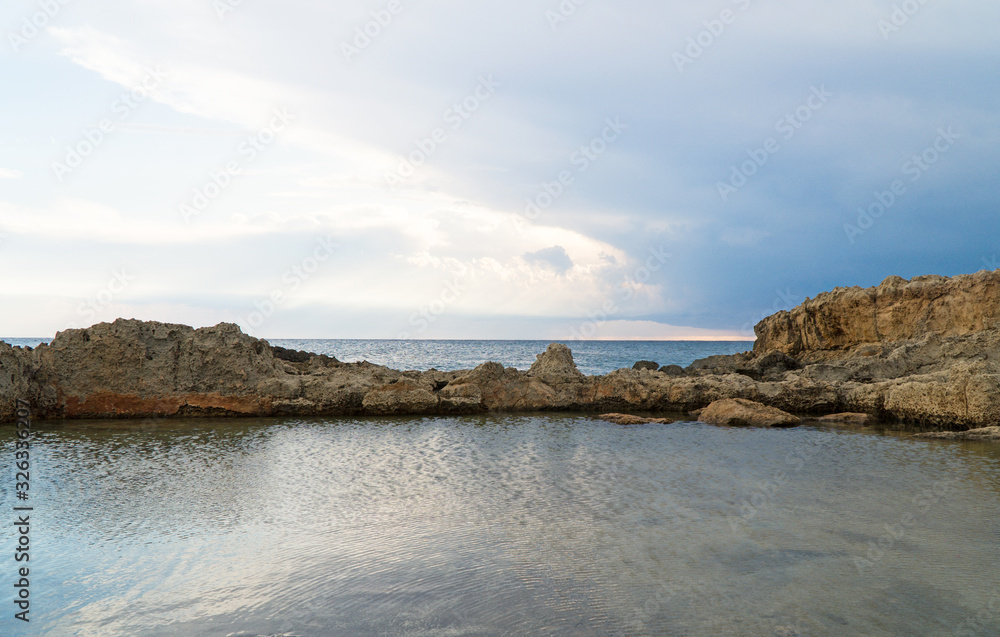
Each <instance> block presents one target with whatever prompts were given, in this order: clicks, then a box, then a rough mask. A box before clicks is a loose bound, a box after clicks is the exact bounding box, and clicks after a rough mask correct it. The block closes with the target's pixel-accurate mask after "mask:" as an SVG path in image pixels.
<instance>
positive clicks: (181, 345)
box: [0, 270, 1000, 435]
mask: <svg viewBox="0 0 1000 637" xmlns="http://www.w3.org/2000/svg"><path fill="white" fill-rule="evenodd" d="M998 314H1000V270H998V271H994V272H980V273H977V274H971V275H963V276H958V277H953V278H946V277H937V276H926V277H916V278H914V279H912V280H910V281H906V280H904V279H901V278H899V277H890V278H889V279H886V280H885V281H884V282H883V283H882V284H881V285H879V286H877V287H874V288H867V289H862V288H858V287H854V288H838V289H836V290H833V291H831V292H826V293H823V294H821V295H819V296H818V297H816V298H815V299H807V300H806V302H805V303H803V304H802V305H800V306H799V307H797V308H795V309H793V310H791V311H788V312H779V313H777V314H775V315H772V316H770V317H768V318H766V319H764V320H763V321H761V322H760V323H759V324H758V325H757V326H756V328H755V331H756V333H757V341H756V342H755V343H754V347H753V351H750V352H746V353H744V354H736V355H732V356H712V357H709V358H706V359H702V360H698V361H695V362H694V363H693V364H691V365H690V366H688V367H687V368H683V369H682V368H680V367H677V366H672V367H663V368H655V366H654V365H649V364H638V365H637V366H636V367H637V368H636V369H620V370H617V371H614V372H611V373H609V374H605V375H601V376H585V375H583V374H581V373H580V372H579V371H578V370H577V368H576V365H575V364H574V362H573V355H572V352H571V351H570V349H569V348H568V347H566V346H565V345H563V344H558V343H553V344H552V345H550V346H549V347H548V349H547V350H546V351H545V352H543V353H541V354H539V355H538V358H537V361H536V362H535V363H534V364H533V365H532V366H531V369H529V370H528V371H519V370H516V369H513V368H504V367H503V366H502V365H500V364H498V363H490V362H485V363H483V364H481V365H479V366H478V367H476V368H475V369H472V370H459V371H447V372H443V371H436V370H431V371H425V372H415V371H399V370H393V369H389V368H387V367H383V366H379V365H373V364H371V363H365V362H362V363H342V362H340V361H338V360H336V359H335V358H332V357H329V356H323V355H316V354H311V353H307V352H296V351H291V350H287V349H283V348H280V347H272V346H271V345H270V344H269V343H267V342H266V341H264V340H260V339H257V338H254V337H251V336H248V335H246V334H243V333H242V331H240V329H239V327H238V326H236V325H233V324H226V323H222V324H219V325H216V326H214V327H206V328H200V329H194V328H191V327H188V326H185V325H177V324H168V323H159V322H155V321H146V322H144V321H138V320H134V319H118V320H116V321H114V322H113V323H100V324H97V325H94V326H92V327H89V328H86V329H74V330H66V331H63V332H59V333H58V334H57V335H56V337H55V338H54V339H53V341H52V342H51V343H49V344H47V345H40V346H38V347H36V348H33V349H30V348H17V347H11V346H10V345H7V344H6V343H0V421H2V422H13V421H14V412H15V405H16V400H17V399H19V398H20V399H23V400H27V401H29V402H30V403H31V405H32V410H33V413H34V415H35V417H36V418H40V419H64V418H70V419H71V418H148V417H179V416H353V415H375V416H384V415H422V414H472V413H483V412H505V413H516V412H529V411H577V412H591V413H605V412H619V413H626V414H629V413H645V414H650V413H652V414H660V413H663V414H667V413H671V414H677V413H681V414H687V413H689V412H693V411H697V410H701V409H704V408H706V407H708V406H710V405H712V403H715V402H716V401H720V400H726V399H738V400H742V401H750V402H751V403H754V404H755V405H758V406H759V407H754V408H755V409H757V408H773V409H778V410H782V411H784V412H788V413H791V414H795V415H799V416H826V415H836V414H843V413H849V414H855V415H857V414H860V415H861V417H869V418H871V419H874V420H877V421H882V422H898V423H905V424H908V425H912V426H916V427H921V428H925V429H932V430H945V431H965V430H973V429H984V428H987V427H991V426H995V425H997V424H1000V316H998ZM730 406H732V405H730ZM854 417H855V418H857V417H858V416H854ZM988 433H989V432H982V435H987V434H988Z"/></svg>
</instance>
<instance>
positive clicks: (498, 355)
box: [0, 338, 753, 374]
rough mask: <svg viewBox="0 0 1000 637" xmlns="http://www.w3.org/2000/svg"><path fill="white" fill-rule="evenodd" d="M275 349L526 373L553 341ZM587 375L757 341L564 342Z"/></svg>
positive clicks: (33, 341) (400, 364) (287, 342)
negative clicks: (485, 365)
mask: <svg viewBox="0 0 1000 637" xmlns="http://www.w3.org/2000/svg"><path fill="white" fill-rule="evenodd" d="M0 340H3V341H6V342H7V343H10V344H11V345H17V346H21V347H25V346H27V347H36V346H38V345H39V344H40V343H48V342H49V341H51V340H52V339H50V338H4V339H0ZM267 340H268V342H270V343H271V344H272V345H278V346H280V347H286V348H288V349H296V350H302V351H306V352H313V353H315V354H326V355H327V356H334V357H336V358H337V359H338V360H340V361H343V362H345V363H356V362H359V361H368V362H370V363H375V364H377V365H385V366H387V367H390V368H392V369H399V370H419V371H424V370H428V369H432V368H433V369H439V370H441V371H453V370H457V369H473V368H475V367H476V366H477V365H480V364H481V363H485V362H488V361H492V362H496V363H501V364H503V365H504V366H505V367H515V368H517V369H521V370H526V369H528V368H529V367H531V364H532V363H534V362H535V357H536V356H537V355H538V354H541V353H542V352H544V351H545V348H546V347H548V345H549V342H550V341H488V340H483V341H446V340H437V341H435V340H409V341H400V340H378V339H280V338H279V339H267ZM562 342H564V343H565V344H566V345H568V346H569V348H570V349H571V350H573V360H574V361H576V365H577V367H578V368H579V369H580V371H581V372H583V373H584V374H607V373H608V372H612V371H614V370H616V369H621V368H622V367H632V365H634V364H635V363H636V361H640V360H648V361H654V362H656V363H658V364H659V365H680V366H681V367H687V366H688V365H690V364H691V363H692V362H694V361H696V360H697V359H699V358H705V357H706V356H714V355H716V354H736V353H738V352H745V351H747V350H750V349H752V348H753V342H752V341H562Z"/></svg>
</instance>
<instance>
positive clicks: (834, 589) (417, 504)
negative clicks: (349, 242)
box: [0, 416, 1000, 636]
mask: <svg viewBox="0 0 1000 637" xmlns="http://www.w3.org/2000/svg"><path fill="white" fill-rule="evenodd" d="M37 429H38V431H39V432H40V433H39V435H38V439H37V440H36V443H35V447H34V458H33V462H34V463H35V467H34V471H33V482H34V485H33V498H34V500H33V504H34V506H35V507H36V513H35V514H34V515H35V516H36V518H33V519H37V520H38V525H37V526H36V527H35V528H34V529H33V533H34V536H33V543H34V545H35V547H36V548H35V549H34V554H33V563H32V572H33V577H34V579H33V584H32V586H33V596H34V597H33V600H34V605H33V607H32V613H33V614H34V615H33V620H34V621H33V622H32V624H31V626H30V630H27V631H25V629H24V627H22V626H16V627H14V628H16V629H17V631H18V632H16V633H15V634H45V635H76V634H94V635H97V634H100V635H215V634H218V635H265V634H268V635H270V634H291V635H303V636H304V635H369V634H380V635H500V634H504V635H539V634H549V635H794V634H802V635H825V634H829V635H840V634H952V632H953V631H954V628H955V627H957V626H958V625H959V624H960V623H961V622H962V621H963V620H964V619H965V618H966V617H967V616H969V614H970V613H971V614H975V613H976V612H978V611H979V610H980V609H983V608H988V607H989V604H990V602H991V599H992V598H993V597H995V596H996V594H997V591H1000V570H998V569H996V568H993V567H988V566H986V565H996V564H997V563H998V558H1000V522H998V516H997V513H998V512H1000V449H998V446H989V445H983V444H981V443H980V444H967V443H940V442H937V441H935V442H928V441H919V440H915V439H912V438H908V437H904V436H884V435H875V434H872V433H868V432H852V431H845V430H838V429H820V428H810V427H803V428H799V429H796V430H788V431H767V430H744V429H725V428H716V427H708V426H705V425H699V424H693V423H678V424H674V425H667V426H663V425H649V426H638V427H629V428H622V427H618V426H615V425H611V424H608V423H603V422H599V421H593V420H590V419H586V418H576V417H562V416H544V417H535V416H530V417H529V416H525V417H485V416H484V417H470V418H423V419H377V420H375V419H372V420H337V421H322V420H307V421H297V420H275V419H271V420H268V419H261V420H238V421H237V420H190V421H163V422H145V423H122V422H100V421H93V422H84V423H80V422H75V423H51V424H43V425H39V426H38V427H37ZM12 440H13V438H12V436H11V435H10V431H6V432H5V434H4V451H5V453H7V452H9V450H10V449H11V448H12V446H13V445H12ZM8 457H9V456H8ZM941 481H947V482H948V484H949V485H951V486H950V487H949V489H948V491H947V493H946V495H945V496H943V497H939V498H937V499H935V500H933V501H932V502H930V503H928V502H924V501H917V500H915V498H917V497H918V496H919V494H920V492H921V491H922V490H923V489H925V488H933V485H935V484H938V483H940V482H941ZM9 486H10V485H7V484H5V485H0V489H8V488H9ZM2 492H3V495H4V496H5V497H6V496H8V495H9V492H8V491H2ZM7 501H10V499H9V498H8V500H7ZM924 505H927V506H924ZM908 514H909V515H911V516H912V517H913V522H912V523H911V524H909V525H907V526H906V527H905V529H902V531H900V530H899V529H900V528H902V527H899V525H900V520H903V519H905V517H904V516H906V515H908ZM886 525H890V527H892V526H893V525H895V526H896V527H898V528H897V529H896V533H897V535H899V537H893V539H892V542H891V546H883V547H882V548H881V549H880V550H881V551H882V554H881V555H880V556H879V559H878V560H875V561H872V564H871V565H870V566H868V567H865V568H863V569H860V570H859V568H858V566H857V564H858V562H857V559H858V558H864V559H867V558H866V555H867V556H868V557H871V555H869V554H868V551H869V549H870V546H871V545H872V543H874V545H875V546H876V547H879V544H878V543H879V540H880V538H882V537H883V536H884V535H885V534H886V532H887V531H886ZM3 542H4V544H3V545H2V546H0V550H2V551H3V552H4V553H5V554H9V552H8V551H10V550H12V543H11V541H10V540H9V539H8V538H6V537H5V538H4V539H3ZM884 544H886V543H885V542H883V545H884ZM990 621H992V622H993V623H992V624H987V625H986V626H987V628H988V629H989V630H992V631H993V633H994V634H996V633H997V632H998V631H1000V617H997V618H994V619H991V620H990ZM989 630H987V632H985V633H983V634H990V633H989Z"/></svg>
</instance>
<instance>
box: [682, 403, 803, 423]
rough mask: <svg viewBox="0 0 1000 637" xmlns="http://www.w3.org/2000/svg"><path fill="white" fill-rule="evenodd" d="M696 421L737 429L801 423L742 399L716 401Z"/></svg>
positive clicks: (794, 418)
mask: <svg viewBox="0 0 1000 637" xmlns="http://www.w3.org/2000/svg"><path fill="white" fill-rule="evenodd" d="M698 419H699V420H700V421H701V422H707V423H709V424H711V425H730V426H739V427H748V426H749V427H794V426H796V425H798V424H799V423H800V422H801V419H800V418H798V417H797V416H793V415H792V414H789V413H787V412H784V411H781V410H780V409H777V408H775V407H768V406H767V405H764V404H761V403H758V402H754V401H752V400H745V399H742V398H726V399H724V400H717V401H715V402H713V403H712V404H711V405H709V406H708V407H706V408H705V409H703V410H702V411H701V413H700V414H699V416H698Z"/></svg>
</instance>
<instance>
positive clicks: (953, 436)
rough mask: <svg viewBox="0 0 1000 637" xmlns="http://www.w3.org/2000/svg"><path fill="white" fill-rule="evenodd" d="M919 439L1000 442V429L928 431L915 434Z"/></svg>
mask: <svg viewBox="0 0 1000 637" xmlns="http://www.w3.org/2000/svg"><path fill="white" fill-rule="evenodd" d="M915 435H916V436H917V437H918V438H940V439H943V440H996V441H1000V427H981V428H979V429H969V430H968V431H927V432H924V433H919V434H915Z"/></svg>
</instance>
